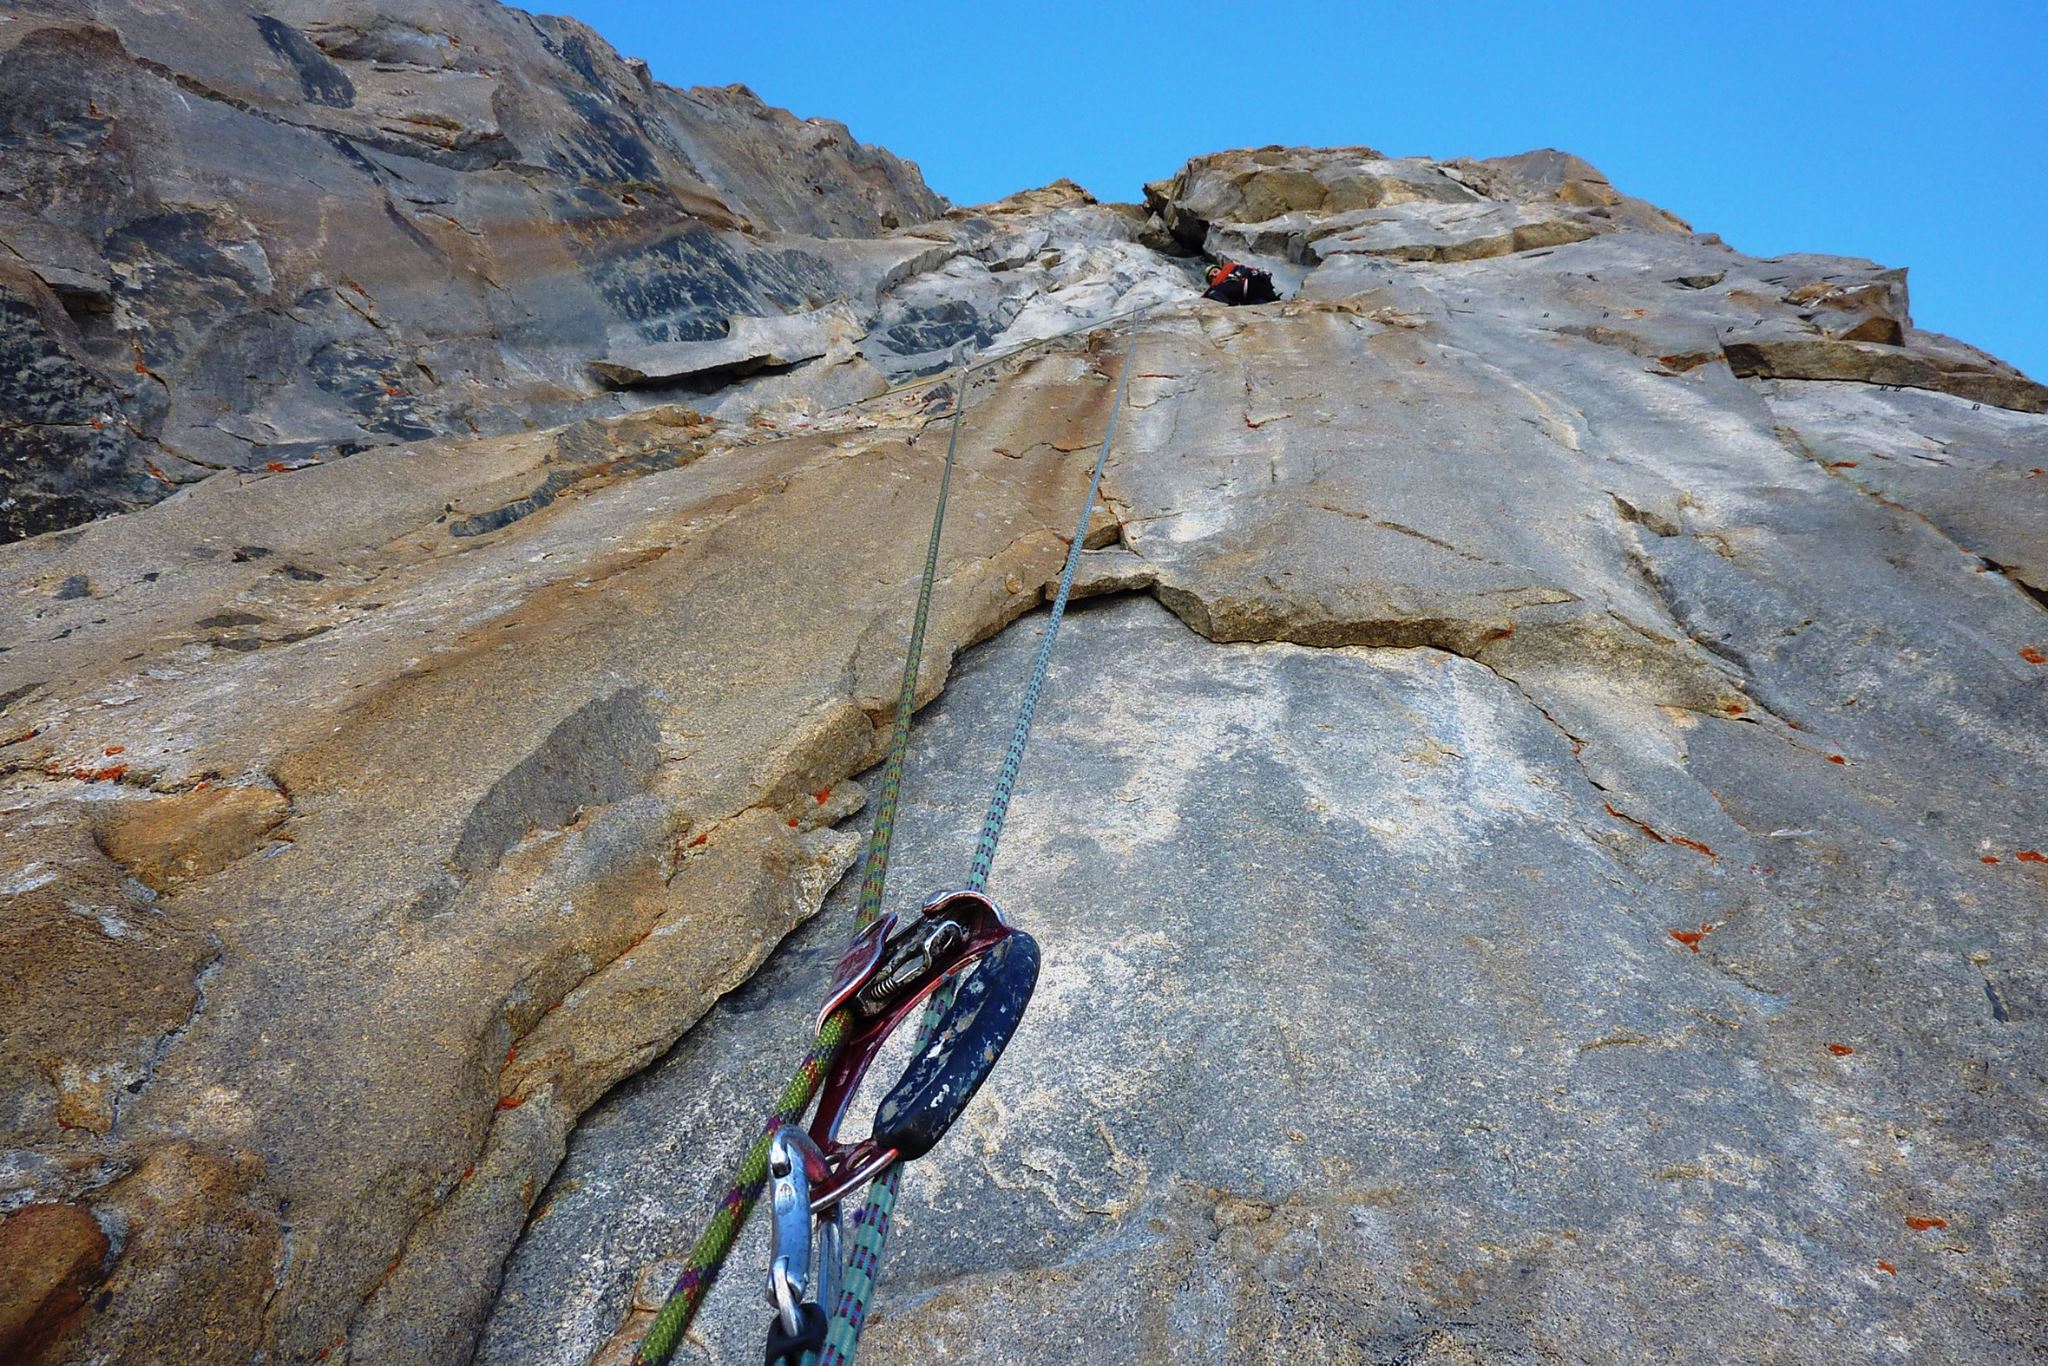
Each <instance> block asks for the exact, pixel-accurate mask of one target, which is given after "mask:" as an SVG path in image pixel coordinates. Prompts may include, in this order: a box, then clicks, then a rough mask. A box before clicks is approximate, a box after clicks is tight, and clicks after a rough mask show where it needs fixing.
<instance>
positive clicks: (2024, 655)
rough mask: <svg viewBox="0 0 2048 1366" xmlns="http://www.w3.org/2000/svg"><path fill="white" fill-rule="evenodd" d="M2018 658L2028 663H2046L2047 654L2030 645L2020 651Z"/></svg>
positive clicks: (2047, 662)
mask: <svg viewBox="0 0 2048 1366" xmlns="http://www.w3.org/2000/svg"><path fill="white" fill-rule="evenodd" d="M2020 658H2021V659H2024V660H2026V661H2027V663H2029V664H2048V655H2044V654H2042V653H2041V652H2040V651H2039V650H2037V649H2035V648H2034V647H2033V646H2031V645H2029V646H2027V647H2026V648H2025V649H2024V650H2021V651H2020Z"/></svg>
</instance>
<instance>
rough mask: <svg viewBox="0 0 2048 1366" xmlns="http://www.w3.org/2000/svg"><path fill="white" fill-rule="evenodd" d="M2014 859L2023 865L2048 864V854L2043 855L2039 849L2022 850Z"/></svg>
mask: <svg viewBox="0 0 2048 1366" xmlns="http://www.w3.org/2000/svg"><path fill="white" fill-rule="evenodd" d="M2013 857H2014V858H2016V859H2018V860H2019V861H2020V862H2021V863H2048V854H2044V853H2042V852H2041V851H2040V850H2039V849H2022V850H2020V851H2019V852H2018V853H2017V854H2014V855H2013Z"/></svg>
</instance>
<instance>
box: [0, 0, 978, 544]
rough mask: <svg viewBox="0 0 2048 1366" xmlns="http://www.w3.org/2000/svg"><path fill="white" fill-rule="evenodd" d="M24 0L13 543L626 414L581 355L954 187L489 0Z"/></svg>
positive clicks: (799, 286) (842, 281)
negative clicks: (655, 76)
mask: <svg viewBox="0 0 2048 1366" xmlns="http://www.w3.org/2000/svg"><path fill="white" fill-rule="evenodd" d="M9 17H10V20H11V22H9V23H7V24H6V25H4V26H0V147H4V149H5V155H4V157H0V244H4V247H5V250H4V252H0V358H4V360H5V362H6V363H5V364H4V365H0V371H4V372H5V375H6V378H5V379H4V380H0V384H4V385H5V386H6V387H5V389H4V390H0V418H4V424H0V441H4V443H5V445H4V463H0V479H4V483H0V535H4V536H7V537H14V536H20V535H24V534H28V533H32V532H36V531H41V530H48V529H52V528H57V527H63V526H67V525H70V524H73V523H75V522H79V521H82V520H85V519H86V518H88V517H91V516H95V515H100V514H103V513H106V512H110V511H115V510H119V509H122V508H132V507H137V506H140V505H143V504H146V503H149V502H153V501H155V499H157V498H159V497H162V496H163V495H164V494H165V493H166V492H168V491H169V490H170V489H171V488H173V487H177V486H179V485H182V484H185V483H188V482H190V481H192V480H195V479H198V478H202V477H204V476H205V475H206V474H207V473H209V472H211V471H213V470H218V469H244V470H258V469H264V468H266V467H269V466H272V465H276V464H283V465H287V466H290V465H297V464H299V463H302V462H305V461H309V460H313V459H333V458H336V457H337V456H344V455H347V454H349V453H351V452H353V451H357V450H362V449H365V448H369V447H374V446H381V445H387V444H392V443H399V442H410V441H417V440H420V439H422V438H425V437H429V436H437V435H446V434H450V433H462V432H488V433H497V432H507V431H516V430H520V429H522V428H525V427H531V426H534V425H548V424H550V423H554V422H560V421H563V420H566V419H567V418H568V417H569V416H570V415H572V414H573V413H574V412H576V411H577V410H579V409H590V410H592V411H607V410H609V411H617V410H618V406H619V405H618V403H617V401H616V400H615V399H613V398H611V397H610V395H609V390H608V389H607V388H606V387H605V386H604V385H603V384H602V383H600V382H599V380H598V378H597V377H596V376H594V375H593V374H592V373H591V369H590V367H591V365H592V363H593V362H603V361H606V360H608V359H609V358H610V357H611V356H612V353H613V352H615V351H618V350H621V349H624V350H631V349H633V348H636V347H641V346H646V345H649V344H654V343H677V342H692V341H702V340H707V339H716V338H721V337H723V336H725V334H726V332H727V329H728V326H729V323H730V320H731V319H732V318H734V317H749V318H751V317H757V316H774V315H779V314H783V313H789V312H800V311H804V310H808V309H813V308H817V307H819V306H822V305H824V304H826V303H829V302H831V301H832V300H834V299H837V298H839V297H842V296H846V295H857V294H858V293H859V292H860V282H859V280H858V279H848V278H846V277H845V276H843V275H842V273H841V272H840V270H839V269H838V268H837V267H835V265H834V264H833V263H832V262H831V261H830V260H828V259H826V258H824V257H821V256H819V255H817V254H816V253H813V252H809V251H806V250H805V249H804V248H803V245H802V243H803V242H805V241H806V240H808V239H812V238H834V237H855V238H858V237H871V236H875V235H877V234H881V233H884V232H886V231H888V230H890V229H893V228H896V227H898V226H901V225H903V224H906V223H913V222H917V221H921V220H923V219H927V218H930V217H932V216H933V215H934V214H936V213H938V212H939V210H940V209H941V208H942V207H943V204H942V201H940V200H939V199H938V198H937V197H936V196H935V195H933V194H932V193H931V192H930V191H929V190H928V189H927V188H926V187H925V185H924V183H923V181H922V179H921V178H920V177H919V176H918V174H917V171H916V168H915V167H913V166H910V165H909V164H907V163H905V162H902V161H899V160H898V159H897V158H895V157H893V156H891V155H889V154H888V153H886V152H883V151H880V150H878V149H876V148H872V147H868V146H865V145H863V144H861V143H859V142H856V141H855V140H854V139H853V138H852V137H851V136H850V135H849V134H848V133H847V131H846V129H845V128H844V127H842V126H840V125H838V124H833V123H828V122H823V121H818V120H811V121H799V120H797V119H794V118H792V117H791V116H790V115H788V114H787V113H784V112H782V111H780V110H773V109H769V108H767V107H766V106H764V105H763V104H762V103H761V102H760V101H759V100H758V99H756V98H755V97H754V96H753V94H752V93H751V92H750V91H748V90H746V89H745V88H744V87H742V86H731V87H727V88H724V89H712V90H690V91H679V90H674V89H670V88H668V87H666V86H661V85H658V84H656V83H655V82H654V81H653V80H652V79H651V78H650V77H649V75H648V73H647V68H646V67H645V65H644V64H641V63H638V62H628V61H625V60H622V59H621V58H620V57H619V56H618V54H617V53H615V52H613V51H612V49H611V48H610V47H609V46H607V45H606V44H605V43H604V41H603V40H602V39H600V38H599V37H598V36H597V35H596V34H595V33H593V32H591V31H590V30H589V29H587V28H585V27H584V26H583V25H581V24H578V23H576V22H575V21H573V20H567V19H556V18H535V17H532V16H529V15H526V14H522V13H520V12H519V11H517V10H512V9H507V8H505V7H503V6H500V5H497V4H492V3H486V2H485V0H432V2H431V3H423V4H406V5H390V4H378V3H353V2H349V0H300V2H298V3H284V4H280V5H273V6H269V7H267V8H263V9H257V8H252V7H246V6H243V5H239V4H230V5H203V6H188V7H174V8H166V7H163V6H157V5H148V4H137V3H129V2H128V0H94V2H93V3H89V4H73V3H54V2H50V0H28V3H27V4H25V5H20V6H15V7H13V10H12V12H11V13H10V16H9ZM784 239H788V240H786V241H785V240H784Z"/></svg>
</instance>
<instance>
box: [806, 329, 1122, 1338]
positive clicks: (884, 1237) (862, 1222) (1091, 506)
mask: <svg viewBox="0 0 2048 1366" xmlns="http://www.w3.org/2000/svg"><path fill="white" fill-rule="evenodd" d="M1144 318H1145V310H1144V309H1142V308H1141V309H1138V310H1137V311H1136V312H1135V313H1134V314H1133V315H1132V316H1131V338H1130V342H1129V344H1128V345H1127V346H1126V348H1125V350H1124V361H1123V368H1122V371H1121V373H1120V374H1119V375H1118V377H1117V385H1116V398H1115V399H1114V400H1113V401H1112V403H1111V404H1110V409H1109V424H1108V426H1107V427H1106V428H1105V429H1104V431H1103V433H1102V447H1101V449H1099V450H1098V451H1097V452H1096V453H1095V471H1094V473H1093V474H1091V475H1090V476H1089V479H1088V492H1087V495H1086V496H1085V497H1083V498H1082V500H1081V512H1080V516H1079V518H1078V519H1077V520H1076V522H1075V525H1074V539H1073V540H1072V541H1071V542H1070V543H1069V544H1068V546H1067V562H1066V566H1065V568H1063V569H1062V570H1061V571H1060V587H1059V593H1058V594H1057V595H1056V596H1055V597H1054V598H1053V602H1052V612H1051V614H1050V615H1049V616H1048V617H1047V618H1046V623H1045V634H1044V635H1042V636H1040V637H1039V641H1038V654H1037V656H1036V657H1035V658H1034V659H1033V660H1032V661H1031V673H1030V676H1029V677H1028V678H1027V679H1026V681H1025V684H1024V699H1023V701H1022V702H1021V703H1020V704H1019V706H1018V708H1017V722H1016V725H1015V726H1014V727H1012V729H1011V731H1010V747H1009V748H1008V749H1007V750H1005V751H1004V753H1003V762H1002V765H1001V766H1000V767H999V768H998V769H997V770H996V784H995V791H994V792H993V793H992V794H991V795H990V797H989V802H988V811H987V812H986V814H985V815H984V816H983V817H982V822H981V838H980V839H979V840H978V841H976V843H975V846H974V862H973V865H972V867H971V869H970V870H969V873H968V877H967V887H968V890H970V891H977V892H978V891H981V890H982V889H983V888H984V887H986V886H987V885H988V873H989V868H990V866H991V865H992V864H993V863H994V862H995V857H996V845H997V843H998V842H999V841H1001V839H1002V836H1003V824H1004V822H1005V821H1006V820H1007V819H1008V817H1009V814H1010V796H1011V793H1012V792H1013V791H1014V790H1015V787H1016V783H1017V772H1018V769H1019V768H1020V767H1021V766H1022V765H1023V763H1024V744H1025V742H1026V741H1027V740H1028V739H1030V737H1031V722H1032V719H1033V717H1035V716H1036V715H1037V712H1038V701H1039V698H1040V696H1041V695H1043V693H1044V690H1045V675H1046V670H1047V668H1048V667H1049V666H1050V665H1051V663H1052V647H1053V642H1054V641H1055V640H1057V639H1058V638H1059V633H1060V622H1061V621H1062V620H1063V619H1064V618H1065V617H1066V614H1067V599H1068V597H1069V596H1070V595H1071V594H1072V593H1073V590H1074V572H1075V570H1077V569H1078V568H1079V567H1080V564H1081V550H1082V546H1083V544H1084V542H1086V540H1087V538H1088V521H1089V518H1090V517H1091V516H1092V515H1093V513H1094V511H1095V499H1096V496H1097V495H1098V494H1099V493H1100V492H1101V490H1102V471H1103V467H1104V466H1105V465H1106V464H1107V463H1108V461H1109V447H1110V443H1111V442H1112V441H1113V440H1114V439H1115V437H1116V425H1117V417H1118V415H1119V414H1120V413H1121V412H1122V411H1123V404H1124V393H1125V391H1126V390H1127V389H1128V388H1129V387H1130V382H1131V358H1132V357H1133V356H1135V355H1136V354H1137V352H1138V329H1139V327H1140V326H1141V324H1142V323H1143V322H1144ZM953 991H954V983H952V982H948V983H946V984H945V985H943V986H941V987H940V988H939V989H938V991H936V992H934V993H933V994H932V997H931V999H930V1000H928V1001H927V1002H926V1003H925V1008H924V1014H923V1016H922V1017H920V1018H919V1020H918V1028H917V1043H916V1045H915V1047H916V1048H919V1049H922V1048H923V1047H924V1046H925V1045H926V1044H928V1043H930V1042H931V1036H932V1032H933V1030H934V1029H935V1028H936V1027H937V1025H938V1023H939V1021H940V1020H941V1019H943V1018H944V1017H945V1014H946V1010H947V1008H948V1007H949V1006H951V1005H952V1002H953ZM902 1185H903V1164H902V1163H901V1162H894V1163H891V1164H890V1165H889V1168H888V1170H886V1171H884V1172H883V1173H882V1174H881V1175H880V1176H879V1177H877V1178H876V1179H875V1182H874V1184H873V1185H871V1186H869V1187H868V1198H867V1203H866V1204H865V1205H863V1206H862V1207H861V1208H860V1209H859V1210H858V1211H857V1212H856V1213H855V1214H854V1216H853V1235H852V1240H851V1242H852V1247H851V1250H850V1251H849V1252H848V1254H847V1260H846V1270H845V1275H844V1288H843V1289H842V1290H841V1291H840V1294H839V1302H838V1304H837V1305H835V1306H834V1307H833V1310H832V1319H831V1322H830V1324H829V1325H828V1326H827V1328H826V1330H825V1350H824V1352H823V1353H822V1354H821V1355H820V1356H819V1358H818V1366H853V1360H854V1356H855V1355H856V1353H858V1352H859V1350H860V1333H861V1328H862V1327H863V1326H864V1325H865V1323H866V1321H867V1306H868V1299H869V1297H870V1296H872V1295H873V1294H874V1289H875V1282H876V1280H877V1279H878V1278H879V1277H880V1275H881V1268H882V1253H883V1250H884V1248H885V1247H886V1246H887V1245H888V1241H889V1221H890V1218H891V1216H892V1215H893V1214H894V1213H895V1210H896V1198H897V1195H898V1193H899V1192H900V1191H901V1189H902Z"/></svg>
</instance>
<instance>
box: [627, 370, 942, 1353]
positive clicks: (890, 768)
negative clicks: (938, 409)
mask: <svg viewBox="0 0 2048 1366" xmlns="http://www.w3.org/2000/svg"><path fill="white" fill-rule="evenodd" d="M969 370H970V367H969V365H968V363H967V358H966V355H965V351H964V348H963V353H962V356H961V360H960V371H959V375H958V377H957V378H956V380H955V381H954V396H953V425H952V430H951V431H950V432H949V433H948V434H947V436H946V463H945V468H944V469H943V470H942V471H941V472H940V474H939V501H938V506H937V507H936V508H935V509H934V510H933V512H932V536H931V544H930V545H929V547H927V549H926V551H925V557H924V578H923V580H922V581H921V582H920V583H919V584H918V589H917V611H916V614H915V615H914V616H913V618H912V620H911V624H910V646H909V653H908V654H906V655H905V656H904V659H903V686H902V689H901V690H900V691H899V692H898V693H897V695H896V724H895V727H894V729H893V730H891V731H890V734H889V758H888V761H887V763H886V765H885V766H884V768H883V769H882V791H881V794H880V796H879V797H878V799H877V801H876V804H875V827H874V830H873V832H872V833H871V834H870V835H869V836H868V847H867V858H866V862H865V864H864V867H863V873H862V877H861V888H860V908H859V910H858V911H857V912H856V913H855V916H854V921H855V927H856V928H865V927H866V926H867V925H868V924H869V923H870V922H871V921H873V920H874V918H875V917H876V916H877V915H879V914H880V913H881V909H882V887H883V884H884V883H885V882H886V881H887V879H888V875H889V845H890V843H891V841H892V840H893V839H894V837H895V833H896V806H897V803H898V801H899V799H900V798H901V796H902V793H903V760H904V756H905V755H906V754H907V753H908V752H909V750H910V715H911V712H912V711H913V710H914V709H915V707H916V705H917V674H918V665H919V663H920V661H921V660H922V659H923V657H924V631H925V623H926V622H927V621H928V620H929V619H930V617H931V607H932V585H933V584H934V583H935V582H936V581H937V579H938V573H939V539H940V537H941V535H942V534H943V533H944V531H945V527H946V499H947V495H948V494H949V493H950V492H951V491H952V487H953V462H954V457H955V455H956V454H957V452H958V451H959V448H960V420H961V418H962V416H963V415H964V414H965V413H966V411H967V379H968V374H969ZM849 1014H850V1012H849V1011H848V1010H846V1009H840V1010H836V1011H834V1012H832V1014H831V1015H829V1016H827V1017H826V1019H825V1022H824V1024H823V1025H822V1026H820V1027H819V1029H818V1035H817V1038H816V1040H815V1041H814V1042H813V1043H812V1044H811V1051H810V1052H809V1053H808V1054H806V1055H805V1057H804V1060H803V1063H802V1065H800V1066H799V1067H798V1068H797V1070H796V1072H795V1074H794V1075H792V1076H791V1077H790V1079H789V1084H788V1085H787V1086H785V1087H783V1089H782V1095H781V1096H780V1097H779V1098H778V1099H777V1100H776V1102H775V1106H774V1108H773V1109H772V1110H771V1111H770V1112H769V1115H768V1119H767V1122H766V1123H765V1124H763V1125H762V1128H761V1132H760V1134H759V1135H757V1136H756V1137H755V1139H754V1143H753V1146H752V1147H750V1148H748V1149H747V1153H746V1156H745V1157H743V1158H741V1159H740V1166H739V1171H738V1172H736V1173H735V1174H734V1176H733V1179H732V1184H731V1185H729V1186H727V1187H726V1190H725V1194H724V1196H722V1197H721V1198H720V1200H719V1202H718V1209H717V1212H716V1213H714V1214H713V1215H712V1216H711V1221H710V1222H709V1223H708V1224H706V1225H705V1228H704V1232H703V1233H701V1234H700V1235H698V1238H697V1242H696V1245H695V1246H694V1247H692V1248H691V1249H690V1255H689V1258H688V1259H687V1260H686V1261H685V1262H684V1264H683V1270H682V1274H681V1275H679V1276H678V1277H677V1278H676V1284H675V1288H674V1289H673V1290H671V1291H670V1292H669V1296H668V1299H667V1300H666V1301H665V1302H664V1303H663V1304H662V1306H661V1311H660V1312H659V1313H657V1314H656V1315H655V1316H654V1322H653V1323H651V1324H649V1325H648V1328H647V1333H646V1336H644V1337H643V1338H641V1340H640V1347H639V1350H638V1351H636V1352H635V1353H634V1355H633V1362H634V1366H660V1364H661V1363H663V1362H665V1361H667V1360H668V1359H669V1357H670V1356H671V1355H672V1354H673V1353H674V1352H675V1350H676V1345H677V1344H678V1343H680V1342H681V1341H682V1338H683V1334H684V1333H685V1332H686V1331H688V1329H689V1327H690V1321H691V1320H692V1319H694V1318H695V1317H696V1316H697V1310H698V1308H699V1307H700V1306H701V1305H702V1304H703V1303H704V1296H705V1295H706V1293H708V1292H709V1291H710V1289H711V1283H712V1282H713V1281H715V1280H717V1279H718V1272H719V1269H720V1268H721V1267H723V1266H724V1265H725V1259H726V1257H727V1255H728V1254H730V1253H731V1251H732V1245H733V1240H734V1239H735V1238H737V1237H738V1236H739V1231H740V1228H741V1226H742V1225H744V1224H745V1223H746V1222H747V1214H748V1212H749V1211H750V1210H752V1209H753V1207H754V1201H755V1199H756V1198H758V1197H759V1196H760V1194H761V1187H762V1186H763V1185H764V1184H766V1182H767V1180H768V1145H769V1143H770V1142H771V1141H772V1140H773V1139H774V1137H775V1131H776V1130H777V1129H780V1128H781V1127H782V1126H783V1125H785V1124H793V1123H795V1122H797V1121H798V1120H800V1119H802V1118H803V1116H804V1112H805V1111H806V1110H808V1109H809V1108H810V1104H811V1098H812V1096H814V1095H815V1094H817V1090H818V1086H819V1083H820V1082H821V1081H823V1079H824V1076H825V1073H826V1071H827V1070H828V1069H830V1067H831V1065H832V1058H833V1055H834V1054H835V1053H837V1052H838V1051H839V1042H840V1039H841V1038H842V1037H843V1036H844V1034H845V1032H846V1025H847V1020H848V1015H849Z"/></svg>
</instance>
